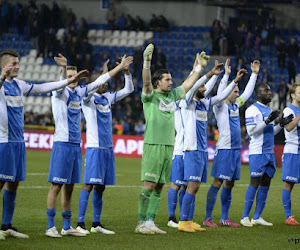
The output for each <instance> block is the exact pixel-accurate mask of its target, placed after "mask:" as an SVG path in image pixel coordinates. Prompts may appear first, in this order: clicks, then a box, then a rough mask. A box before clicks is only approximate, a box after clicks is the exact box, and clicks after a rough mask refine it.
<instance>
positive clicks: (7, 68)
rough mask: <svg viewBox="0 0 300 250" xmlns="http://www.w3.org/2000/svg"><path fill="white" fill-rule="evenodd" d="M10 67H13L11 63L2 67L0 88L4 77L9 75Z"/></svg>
mask: <svg viewBox="0 0 300 250" xmlns="http://www.w3.org/2000/svg"><path fill="white" fill-rule="evenodd" d="M12 67H13V66H12V65H8V66H3V67H2V70H1V76H0V89H1V88H2V85H3V83H4V82H5V79H6V77H7V76H9V75H10V71H11V69H12Z"/></svg>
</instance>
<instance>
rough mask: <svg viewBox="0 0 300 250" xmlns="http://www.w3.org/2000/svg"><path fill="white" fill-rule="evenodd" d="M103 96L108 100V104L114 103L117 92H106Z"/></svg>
mask: <svg viewBox="0 0 300 250" xmlns="http://www.w3.org/2000/svg"><path fill="white" fill-rule="evenodd" d="M103 95H104V96H105V97H106V98H107V99H108V101H109V103H110V104H114V103H116V101H117V100H116V99H117V92H106V93H104V94H103Z"/></svg>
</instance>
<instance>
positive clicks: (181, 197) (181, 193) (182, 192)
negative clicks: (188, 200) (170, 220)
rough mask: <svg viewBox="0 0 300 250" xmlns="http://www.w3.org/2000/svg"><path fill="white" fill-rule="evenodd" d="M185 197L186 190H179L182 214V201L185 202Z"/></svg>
mask: <svg viewBox="0 0 300 250" xmlns="http://www.w3.org/2000/svg"><path fill="white" fill-rule="evenodd" d="M184 195H185V190H183V189H180V190H179V209H180V213H181V206H182V200H183V197H184Z"/></svg>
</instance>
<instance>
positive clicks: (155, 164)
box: [141, 143, 173, 183]
mask: <svg viewBox="0 0 300 250" xmlns="http://www.w3.org/2000/svg"><path fill="white" fill-rule="evenodd" d="M172 155H173V146H168V145H156V144H147V143H144V148H143V158H142V171H141V180H142V181H151V182H155V183H166V182H169V181H170V173H171V166H172Z"/></svg>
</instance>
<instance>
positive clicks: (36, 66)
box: [33, 64, 42, 73]
mask: <svg viewBox="0 0 300 250" xmlns="http://www.w3.org/2000/svg"><path fill="white" fill-rule="evenodd" d="M41 71H42V65H41V64H38V65H35V66H34V69H33V72H37V73H40V72H41Z"/></svg>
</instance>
